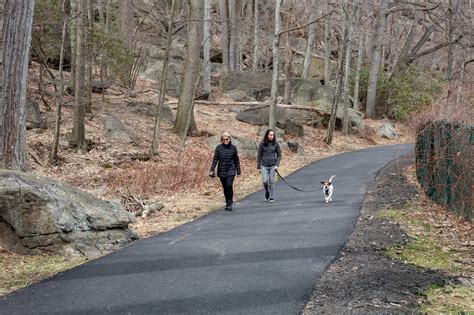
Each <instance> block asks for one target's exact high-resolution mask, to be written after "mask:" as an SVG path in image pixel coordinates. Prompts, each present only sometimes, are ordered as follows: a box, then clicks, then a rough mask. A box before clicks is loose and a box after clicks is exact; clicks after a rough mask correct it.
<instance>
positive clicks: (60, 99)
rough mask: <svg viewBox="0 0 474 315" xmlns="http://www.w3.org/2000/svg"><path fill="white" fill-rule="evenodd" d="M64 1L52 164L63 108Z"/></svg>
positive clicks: (57, 142)
mask: <svg viewBox="0 0 474 315" xmlns="http://www.w3.org/2000/svg"><path fill="white" fill-rule="evenodd" d="M66 1H67V0H63V6H62V8H63V10H62V11H63V30H62V35H61V50H60V53H59V80H60V82H61V83H60V88H59V93H58V97H57V105H56V123H55V125H54V140H53V148H52V150H51V154H50V155H49V163H54V162H56V161H57V160H58V148H59V134H60V131H61V109H62V106H63V93H64V72H63V65H64V46H65V44H66V30H67V25H68V23H69V16H68V15H67V12H66Z"/></svg>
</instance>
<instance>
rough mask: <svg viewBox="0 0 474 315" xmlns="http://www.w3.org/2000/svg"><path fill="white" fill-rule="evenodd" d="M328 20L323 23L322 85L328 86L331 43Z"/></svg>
mask: <svg viewBox="0 0 474 315" xmlns="http://www.w3.org/2000/svg"><path fill="white" fill-rule="evenodd" d="M330 23H331V22H330V20H329V18H327V19H326V20H325V22H324V85H329V81H330V80H331V63H330V62H331V43H330V38H329V28H330Z"/></svg>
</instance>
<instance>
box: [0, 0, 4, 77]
mask: <svg viewBox="0 0 474 315" xmlns="http://www.w3.org/2000/svg"><path fill="white" fill-rule="evenodd" d="M4 2H5V0H0V73H2V64H3V62H2V60H3V18H4V14H5V11H4V9H5V3H4Z"/></svg>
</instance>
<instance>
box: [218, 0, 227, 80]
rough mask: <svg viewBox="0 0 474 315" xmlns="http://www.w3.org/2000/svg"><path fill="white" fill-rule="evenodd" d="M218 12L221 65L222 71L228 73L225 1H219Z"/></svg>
mask: <svg viewBox="0 0 474 315" xmlns="http://www.w3.org/2000/svg"><path fill="white" fill-rule="evenodd" d="M219 10H220V14H221V34H222V64H223V65H224V71H225V72H229V70H230V65H229V59H230V57H229V14H228V10H229V6H228V4H227V0H219Z"/></svg>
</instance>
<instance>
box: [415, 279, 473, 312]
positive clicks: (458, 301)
mask: <svg viewBox="0 0 474 315" xmlns="http://www.w3.org/2000/svg"><path fill="white" fill-rule="evenodd" d="M422 294H423V295H424V296H426V299H427V300H428V303H427V304H423V305H421V307H420V311H421V312H422V313H425V314H439V313H443V314H445V313H450V314H474V290H473V289H472V288H469V287H467V286H464V285H452V284H448V285H445V286H440V285H432V286H430V287H429V288H427V289H426V290H424V291H423V292H422Z"/></svg>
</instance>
